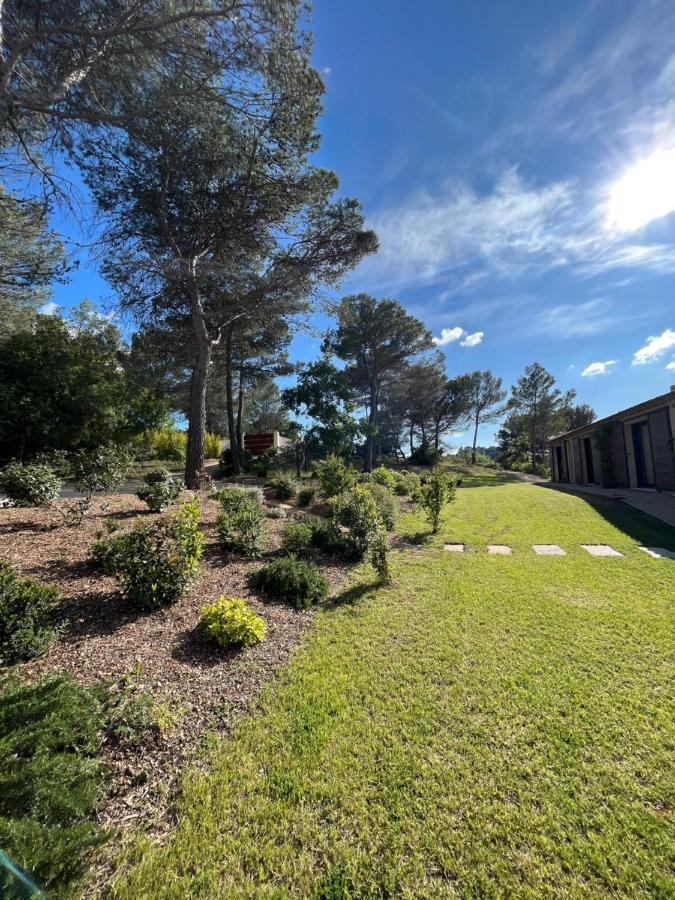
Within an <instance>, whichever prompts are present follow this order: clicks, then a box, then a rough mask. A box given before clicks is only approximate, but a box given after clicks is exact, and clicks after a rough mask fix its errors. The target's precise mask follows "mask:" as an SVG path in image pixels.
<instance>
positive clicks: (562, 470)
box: [555, 444, 567, 481]
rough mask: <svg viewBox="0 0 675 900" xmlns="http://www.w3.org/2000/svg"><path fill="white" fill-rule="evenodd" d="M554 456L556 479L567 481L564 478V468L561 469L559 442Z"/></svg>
mask: <svg viewBox="0 0 675 900" xmlns="http://www.w3.org/2000/svg"><path fill="white" fill-rule="evenodd" d="M555 458H556V462H557V463H558V481H567V479H566V478H565V470H564V469H563V455H562V448H561V446H560V444H558V446H557V447H556V448H555Z"/></svg>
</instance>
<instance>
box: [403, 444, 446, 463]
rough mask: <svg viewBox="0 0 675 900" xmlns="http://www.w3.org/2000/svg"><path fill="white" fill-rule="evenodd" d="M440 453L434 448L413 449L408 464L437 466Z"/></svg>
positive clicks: (420, 447) (421, 447)
mask: <svg viewBox="0 0 675 900" xmlns="http://www.w3.org/2000/svg"><path fill="white" fill-rule="evenodd" d="M441 456H442V454H441V451H440V450H436V449H435V447H430V446H428V445H427V446H426V447H425V446H422V445H421V444H420V446H419V447H415V449H414V450H413V452H412V453H411V454H410V462H414V463H418V465H420V466H437V465H438V463H439V462H440V461H441Z"/></svg>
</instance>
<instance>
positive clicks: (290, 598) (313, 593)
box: [249, 556, 329, 609]
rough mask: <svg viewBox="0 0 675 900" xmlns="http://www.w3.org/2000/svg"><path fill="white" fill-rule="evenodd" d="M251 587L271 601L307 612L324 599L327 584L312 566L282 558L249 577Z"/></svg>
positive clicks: (289, 557)
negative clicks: (280, 602) (288, 604)
mask: <svg viewBox="0 0 675 900" xmlns="http://www.w3.org/2000/svg"><path fill="white" fill-rule="evenodd" d="M249 578H250V581H251V584H252V585H253V587H255V588H258V590H262V591H265V593H267V594H269V595H270V596H272V597H278V598H279V599H280V600H284V601H285V602H287V603H292V604H293V606H295V608H296V609H307V608H308V607H309V606H311V604H312V603H314V602H317V601H318V600H321V599H322V598H323V597H325V596H326V595H327V593H328V590H329V584H328V582H327V581H326V579H325V578H324V577H323V575H322V574H321V573H320V572H319V570H318V569H317V568H316V566H313V565H312V563H310V562H307V561H306V560H302V559H297V558H296V557H295V556H283V557H281V558H280V559H275V560H274V562H271V563H269V564H268V565H266V566H263V567H262V569H257V570H256V571H255V572H251V574H250V575H249Z"/></svg>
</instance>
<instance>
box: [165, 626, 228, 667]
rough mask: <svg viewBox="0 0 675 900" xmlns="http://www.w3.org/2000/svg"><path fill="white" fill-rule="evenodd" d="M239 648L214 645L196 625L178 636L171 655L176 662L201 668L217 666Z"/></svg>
mask: <svg viewBox="0 0 675 900" xmlns="http://www.w3.org/2000/svg"><path fill="white" fill-rule="evenodd" d="M241 652H242V651H241V648H238V647H230V648H229V649H227V648H223V647H216V646H214V644H212V643H210V642H209V641H207V640H206V639H205V637H204V635H203V633H202V631H201V629H200V628H199V626H198V625H196V626H195V627H194V628H191V629H189V630H188V631H184V632H183V633H182V634H181V635H179V636H178V640H177V641H176V644H175V645H174V647H173V649H172V651H171V656H172V658H173V659H175V660H177V661H178V662H181V663H185V664H186V665H188V666H195V667H196V668H203V667H204V666H209V667H210V666H218V665H222V664H223V663H227V662H229V661H230V660H232V659H234V658H235V657H236V656H239V655H240V654H241Z"/></svg>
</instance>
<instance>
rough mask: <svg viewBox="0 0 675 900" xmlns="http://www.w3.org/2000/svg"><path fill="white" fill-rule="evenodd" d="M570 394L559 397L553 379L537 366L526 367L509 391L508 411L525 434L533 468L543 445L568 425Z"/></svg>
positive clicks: (573, 393)
mask: <svg viewBox="0 0 675 900" xmlns="http://www.w3.org/2000/svg"><path fill="white" fill-rule="evenodd" d="M575 396H576V392H575V391H574V390H569V391H566V392H565V393H563V392H562V391H561V390H560V389H559V388H556V387H555V378H554V377H553V375H551V373H550V372H547V371H546V369H545V368H544V367H543V366H542V365H540V364H539V363H532V365H531V366H527V368H526V369H525V373H524V374H523V375H521V377H520V378H519V379H518V380H517V382H516V383H515V384H514V385H513V387H512V388H511V398H510V399H509V404H508V405H509V407H510V409H512V410H513V411H515V412H516V413H517V414H518V416H519V419H518V420H517V421H518V422H519V423H520V427H521V429H522V430H523V431H524V432H525V433H526V434H527V436H528V440H529V447H530V460H531V463H532V465H533V466H536V465H537V463H538V462H540V461H542V460H543V459H544V455H545V452H546V442H547V441H548V439H549V438H550V437H551V436H552V435H553V434H555V432H556V431H559V430H562V428H563V427H564V423H566V422H567V421H569V410H570V408H571V407H572V401H573V400H574V398H575Z"/></svg>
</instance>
